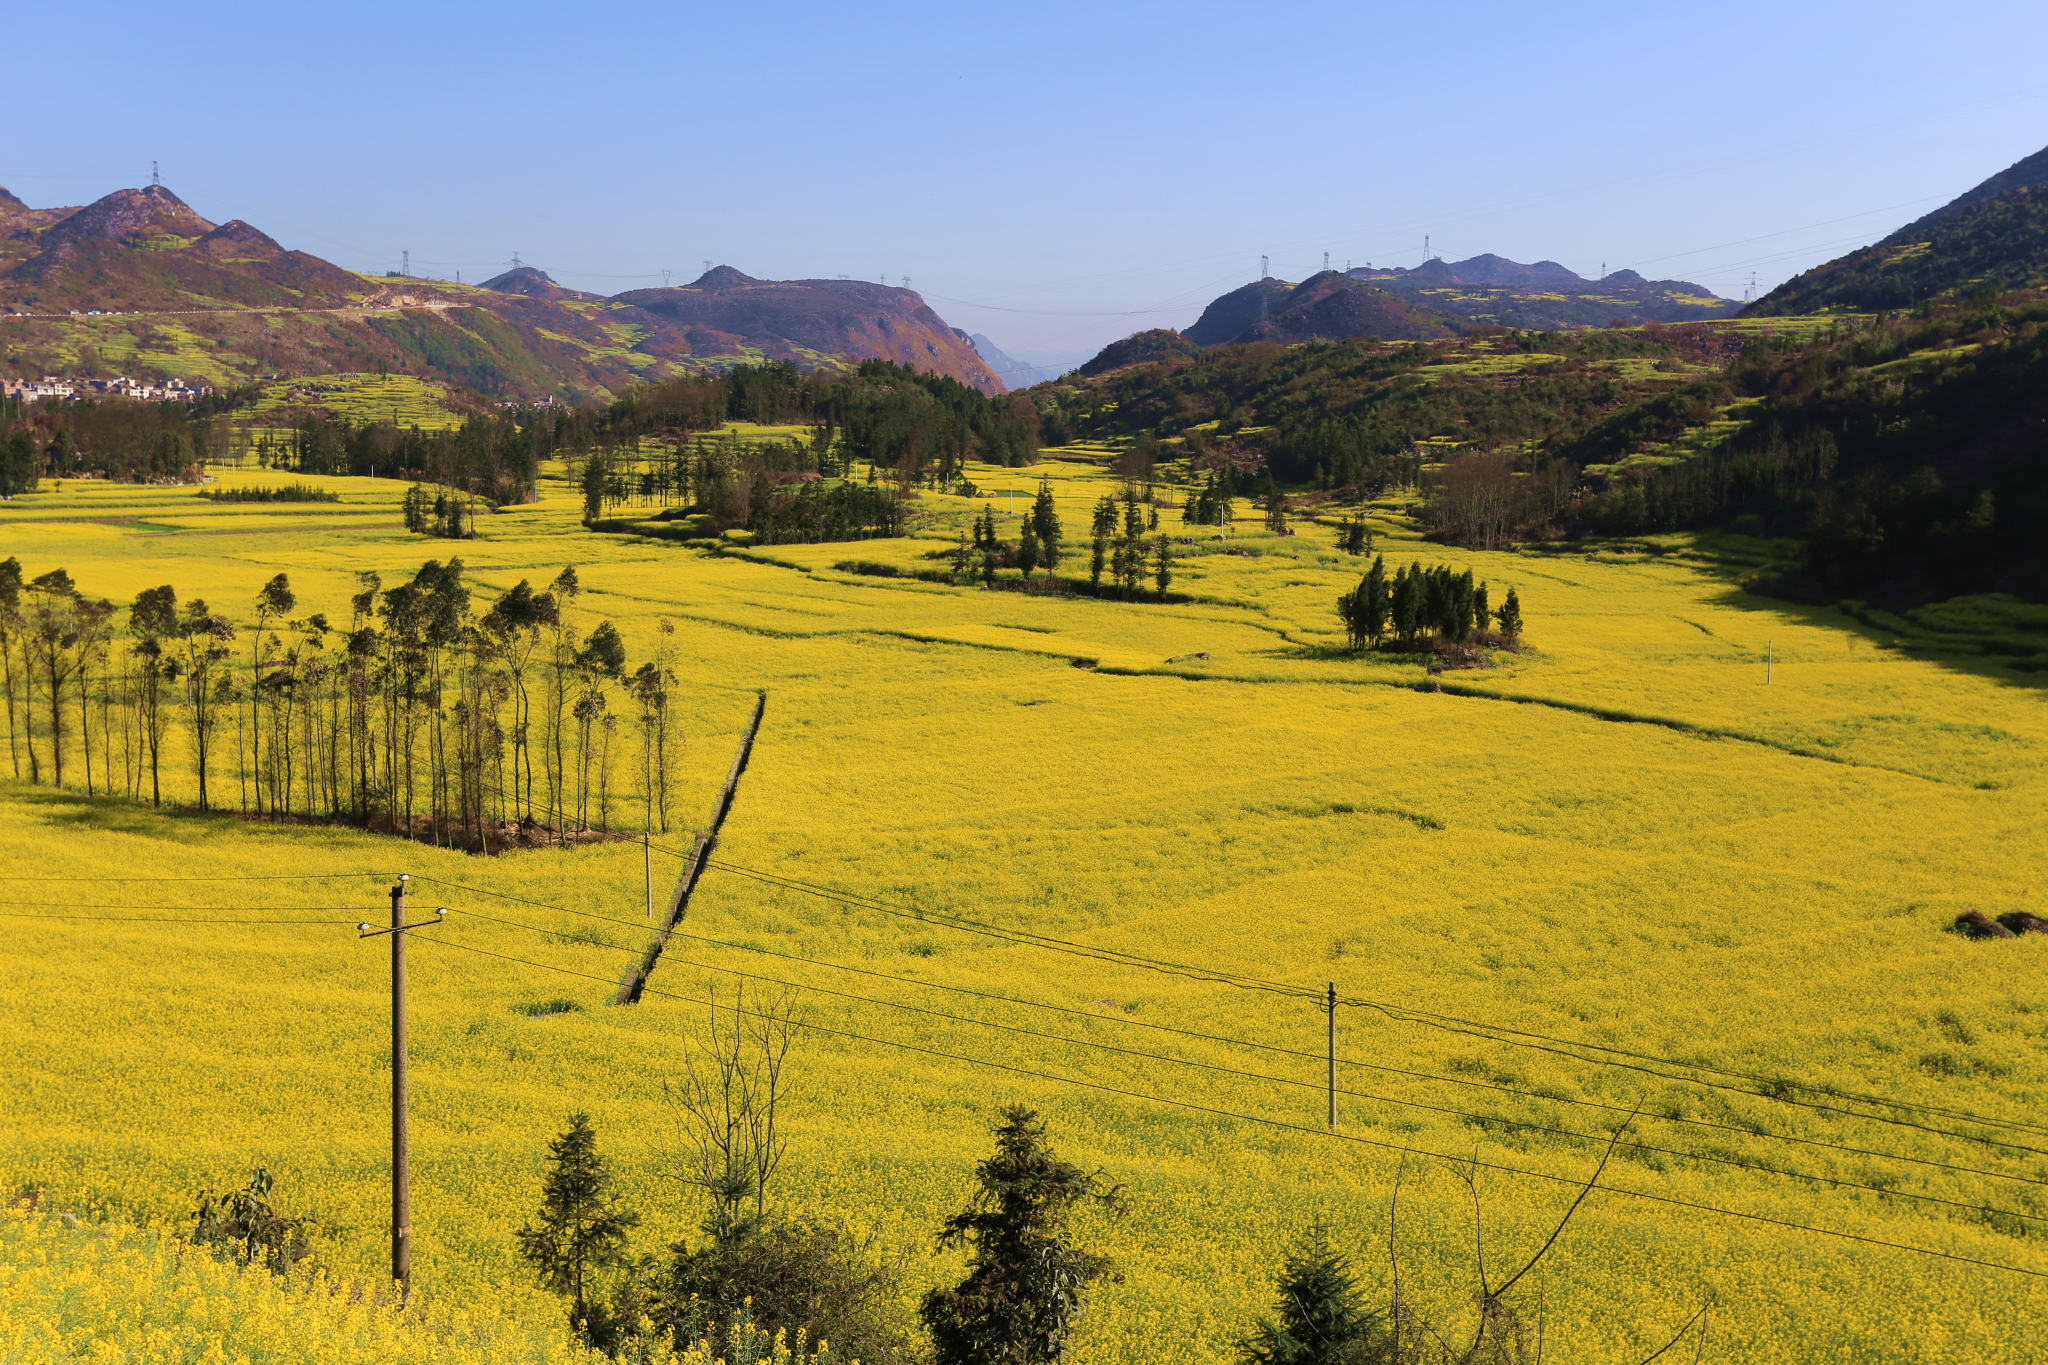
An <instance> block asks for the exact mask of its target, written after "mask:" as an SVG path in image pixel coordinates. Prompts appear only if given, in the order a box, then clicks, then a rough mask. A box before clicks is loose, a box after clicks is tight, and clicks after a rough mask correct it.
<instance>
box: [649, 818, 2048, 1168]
mask: <svg viewBox="0 0 2048 1365" xmlns="http://www.w3.org/2000/svg"><path fill="white" fill-rule="evenodd" d="M655 847H661V846H660V845H655ZM663 851H664V852H668V853H672V854H673V853H674V852H675V851H674V850H672V849H663ZM677 856H681V855H677ZM710 865H711V866H713V867H718V868H723V869H724V870H725V871H728V872H733V873H737V874H738V875H740V876H743V877H750V878H752V879H754V880H756V881H761V882H766V883H768V884H770V885H777V886H782V887H785V888H787V889H790V890H795V891H801V892H804V893H805V894H807V895H813V896H818V897H820V898H821V899H825V900H836V901H839V902H840V903H842V904H846V905H852V906H855V907H856V908H860V909H869V910H874V911H877V912H879V913H882V914H888V915H895V916H898V917H901V918H909V919H915V920H917V921H919V922H920V923H926V924H933V923H936V924H939V925H942V926H945V927H950V928H956V929H965V930H967V931H969V932H973V933H979V934H987V935H990V936H992V937H997V938H1005V939H1008V940H1010V941H1011V942H1015V943H1022V944H1026V945H1027V946H1034V947H1044V948H1048V949H1050V950H1052V951H1059V952H1069V953H1074V954H1077V955H1079V956H1083V957H1091V958H1094V959H1095V960H1097V961H1100V962H1109V963H1112V964H1115V965H1123V966H1132V967H1140V968H1143V969H1145V970H1148V971H1157V972H1164V973H1167V974H1171V975H1177V976H1185V977H1189V978H1190V979H1194V980H1205V981H1211V982H1216V983H1219V984H1224V985H1231V986H1237V987H1240V988H1242V989H1250V990H1263V991H1269V992H1272V993H1274V994H1280V995H1290V996H1293V997H1295V998H1296V999H1300V1000H1310V1001H1317V1002H1318V1003H1319V1002H1320V999H1321V996H1320V993H1319V992H1316V991H1312V990H1307V989H1305V988H1302V987H1299V986H1290V985H1287V984H1286V983H1283V982H1277V981H1268V980H1265V979H1262V978H1259V977H1250V976H1244V975H1241V974H1238V973H1234V972H1223V971H1216V970H1211V969H1207V968H1200V967H1192V966H1189V965H1187V964H1184V963H1176V962H1169V961H1166V960H1163V959H1159V958H1147V957H1142V956H1140V955H1138V954H1133V953H1125V952H1123V951H1122V950H1121V949H1115V948H1102V949H1097V948H1095V947H1094V946H1093V945H1087V944H1078V943H1074V942H1072V941H1070V940H1066V939H1055V938H1050V937H1047V936H1045V935H1039V934H1030V933H1027V932H1025V931H1022V930H1005V929H999V928H995V927H993V926H989V925H985V924H981V923H979V922H977V921H974V920H968V919H963V918H961V917H958V916H951V915H945V914H941V913H937V912H930V911H912V910H902V909H898V908H895V907H892V906H889V905H886V904H884V903H880V902H876V901H873V900H870V899H867V898H862V897H855V896H852V895H850V894H847V893H842V892H838V891H835V890H832V889H829V888H825V887H819V886H814V885H812V884H811V883H808V882H800V881H798V880H796V879H795V878H792V877H785V876H781V875H779V874H775V873H766V872H761V871H758V870H756V869H752V868H743V867H740V866H739V865H737V864H734V863H728V862H725V861H723V860H720V859H713V860H711V862H710ZM1338 1003H1339V1004H1343V1005H1349V1006H1353V1007H1357V1008H1366V1009H1373V1010H1378V1011H1380V1012H1381V1013H1383V1014H1386V1015H1387V1017H1389V1018H1393V1019H1398V1020H1399V1021H1400V1022H1404V1023H1412V1024H1420V1025H1422V1026H1424V1027H1427V1028H1434V1029H1438V1030H1441V1031H1443V1032H1448V1033H1464V1034H1467V1035H1468V1036H1471V1037H1475V1038H1480V1039H1482V1040H1483V1041H1486V1042H1491V1043H1495V1044H1500V1045H1506V1046H1510V1047H1521V1048H1528V1049H1531V1050H1535V1051H1544V1052H1552V1053H1554V1054H1555V1055H1559V1056H1567V1057H1570V1058H1571V1059H1572V1060H1574V1061H1577V1062H1580V1063H1582V1064H1585V1065H1591V1066H1612V1067H1619V1068H1622V1069H1625V1070H1631V1071H1638V1072H1643V1073H1644V1074H1648V1075H1654V1076H1657V1077H1658V1078H1659V1079H1661V1080H1667V1081H1672V1082H1675V1083H1678V1084H1682V1085H1698V1086H1703V1087H1707V1088H1710V1089H1717V1090H1726V1091H1731V1092H1733V1093H1736V1094H1743V1095H1750V1096H1753V1097H1755V1098H1758V1099H1764V1100H1769V1101H1771V1102H1772V1103H1775V1104H1789V1105H1794V1106H1798V1107H1802V1108H1811V1109H1819V1110H1826V1111H1828V1112H1832V1113H1840V1114H1846V1115H1849V1116H1851V1117H1855V1118H1864V1119H1869V1120H1871V1121H1873V1122H1876V1123H1892V1124H1898V1125H1900V1126H1903V1127H1909V1128H1918V1129H1923V1130H1925V1131H1928V1132H1937V1133H1941V1134H1943V1135H1944V1136H1948V1137H1958V1138H1962V1139H1964V1140H1966V1141H1971V1142H1986V1143H1992V1142H1994V1140H1993V1139H1988V1138H1982V1137H1979V1136H1977V1135H1975V1134H1970V1133H1955V1132H1952V1131H1950V1130H1947V1129H1940V1128H1931V1127H1929V1126H1928V1125H1925V1124H1916V1123H1911V1122H1908V1121H1906V1120H1903V1119H1894V1118H1887V1117H1885V1116H1884V1115H1880V1114H1863V1113H1858V1112H1857V1111H1855V1110H1851V1109H1843V1108H1839V1107H1838V1106H1835V1105H1826V1104H1816V1103H1814V1102H1813V1101H1809V1100H1799V1099H1793V1098H1791V1097H1789V1096H1786V1095H1782V1094H1773V1093H1770V1091H1769V1090H1768V1089H1767V1090H1745V1089H1742V1088H1741V1087H1737V1086H1729V1085H1722V1084H1719V1083H1717V1082H1714V1081H1707V1080H1700V1079H1697V1078H1695V1077H1689V1076H1672V1075H1668V1074H1665V1073H1663V1072H1656V1071H1650V1070H1649V1069H1648V1068H1646V1067H1642V1066H1637V1065H1633V1064H1631V1063H1627V1062H1618V1061H1611V1060H1607V1059H1605V1058H1600V1057H1585V1056H1580V1055H1578V1054H1576V1053H1571V1052H1563V1051H1559V1049H1561V1048H1586V1049H1588V1050H1591V1051H1595V1052H1607V1053H1612V1054H1615V1055H1616V1056H1621V1057H1629V1058H1633V1059H1635V1060H1636V1061H1650V1062H1656V1063H1659V1064H1660V1065H1663V1066H1671V1067H1681V1068H1685V1069H1687V1070H1692V1071H1704V1072H1710V1073H1713V1074H1716V1075H1722V1076H1732V1077H1736V1078H1739V1079H1742V1080H1747V1081H1751V1082H1754V1083H1755V1084H1757V1085H1760V1086H1766V1087H1779V1086H1782V1087H1789V1088H1792V1089H1797V1090H1803V1091H1807V1092H1809V1093H1813V1094H1821V1095H1827V1096H1829V1097H1831V1098H1834V1099H1838V1100H1855V1101H1858V1102H1861V1103H1865V1104H1872V1105H1881V1106H1884V1107H1886V1108H1891V1109H1897V1110H1900V1111H1904V1112H1917V1113H1925V1114H1937V1115H1940V1116H1942V1117H1944V1118H1952V1119H1957V1120H1960V1121H1963V1122H1968V1123H1979V1124H1984V1125H1986V1126H1988V1127H2001V1128H2013V1129H2018V1130H2023V1131H2033V1132H2044V1131H2048V1128H2043V1127H2042V1126H2041V1125H2038V1124H2032V1123H2027V1122H2024V1121H2021V1120H2015V1119H1996V1118H1987V1117H1985V1116H1983V1115H1981V1114H1973V1113H1970V1112H1969V1111H1967V1110H1955V1109H1948V1108H1945V1107H1942V1106H1938V1105H1924V1104H1916V1103H1913V1102H1910V1101H1904V1100H1893V1099H1887V1098H1884V1097H1883V1096H1877V1095H1864V1094H1858V1093H1855V1092H1848V1091H1836V1090H1830V1089H1827V1088H1826V1087H1822V1086H1815V1085H1808V1084H1805V1083H1803V1082H1799V1081H1788V1080H1783V1079H1780V1078H1777V1077H1770V1076H1759V1075H1756V1074H1754V1073H1750V1072H1743V1071H1736V1070H1732V1069H1729V1068H1725V1067H1716V1066H1713V1065H1711V1064H1708V1063H1704V1062H1688V1061H1683V1060H1681V1059H1678V1058H1672V1057H1660V1056H1658V1055H1656V1054H1654V1053H1640V1052H1631V1051H1629V1050H1627V1049H1624V1048H1616V1047H1609V1046H1607V1045H1605V1044H1601V1043H1589V1042H1582V1041H1580V1040H1578V1039H1571V1038H1555V1037H1552V1036H1550V1035H1548V1034H1540V1033H1530V1032H1527V1031H1525V1030H1521V1029H1511V1028H1507V1027H1505V1026H1503V1025H1494V1024H1487V1023H1483V1022H1481V1021H1478V1020H1472V1019H1463V1018H1459V1017H1458V1016H1455V1015H1443V1014H1432V1013H1429V1012H1428V1011H1422V1010H1413V1009H1409V1008H1408V1007H1406V1006H1400V1005H1389V1004H1386V1003H1384V1002H1381V1001H1375V1000H1365V999H1342V998H1340V1000H1339V1001H1338ZM1483 1030H1492V1031H1493V1032H1484V1031H1483ZM1495 1033H1506V1034H1513V1035H1515V1036H1514V1037H1508V1038H1503V1037H1496V1036H1494V1034H1495ZM1525 1038H1526V1039H1538V1040H1541V1042H1542V1043H1549V1044H1555V1045H1556V1046H1555V1047H1543V1046H1540V1045H1539V1043H1536V1042H1522V1041H1518V1040H1519V1039H1525ZM1995 1145H1999V1146H2009V1147H2015V1148H2016V1149H2017V1150H2020V1151H2027V1152H2034V1151H2035V1150H2036V1149H2034V1148H2031V1147H2025V1146H2023V1145H2020V1144H2012V1143H1996V1144H1995ZM2037 1154H2041V1155H2048V1153H2037Z"/></svg>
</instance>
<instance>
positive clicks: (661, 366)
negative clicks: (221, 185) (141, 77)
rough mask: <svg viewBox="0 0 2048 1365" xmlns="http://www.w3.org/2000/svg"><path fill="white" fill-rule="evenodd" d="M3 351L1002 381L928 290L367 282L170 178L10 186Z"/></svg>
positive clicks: (132, 358) (980, 383) (186, 370)
mask: <svg viewBox="0 0 2048 1365" xmlns="http://www.w3.org/2000/svg"><path fill="white" fill-rule="evenodd" d="M0 347H4V351H5V357H6V358H5V361H4V365H5V367H6V370H7V371H8V372H9V377H13V378H36V377H40V376H42V375H45V374H72V373H79V372H84V373H86V374H109V373H130V374H138V375H145V376H146V375H150V374H160V375H166V376H177V377H181V378H187V379H198V380H202V381H204V382H207V383H211V384H214V385H216V386H220V387H230V386H238V385H242V384H246V383H249V382H252V381H255V380H257V379H259V378H262V377H266V376H279V375H284V376H290V375H298V374H332V373H344V372H363V371H378V370H396V371H406V372H411V373H416V374H418V375H420V376H421V377H423V378H428V379H435V380H443V381H446V382H450V383H455V384H460V385H463V386H465V387H468V388H472V389H475V390H477V391H479V392H481V393H483V394H486V395H488V396H490V397H493V398H497V399H500V400H513V401H517V400H530V399H536V398H541V397H544V396H548V395H560V396H563V397H566V398H571V399H582V398H602V397H605V396H607V395H609V394H611V393H614V392H616V391H617V390H618V389H620V388H622V387H624V386H626V385H628V384H631V383H634V382H638V381H645V380H658V379H663V378H667V377H670V376H673V375H676V374H681V373H689V372H702V371H706V370H712V369H720V368H724V367H728V366H731V365H735V364H748V363H758V362H761V361H776V360H780V361H788V362H790V363H792V364H795V365H797V366H798V367H799V368H801V369H805V370H813V369H818V368H821V367H836V366H845V365H848V364H850V363H857V362H859V361H861V360H869V359H882V360H890V361H894V362H896V363H898V364H905V365H911V366H914V367H916V368H918V369H921V370H928V371H931V372H935V373H938V374H943V375H946V376H948V377H950V378H953V379H958V380H960V381H961V382H963V383H966V384H970V385H972V386H974V387H975V388H978V389H980V390H982V391H983V392H985V393H999V392H1001V391H1002V389H1003V383H1002V381H1001V380H1000V379H999V378H997V377H996V374H995V372H994V371H993V370H991V369H990V368H989V367H988V365H987V364H986V363H985V362H983V361H982V359H981V358H980V357H979V356H978V355H977V354H976V353H975V351H974V347H973V345H972V343H971V342H969V340H968V339H967V337H966V335H965V334H964V333H962V332H958V331H956V330H955V329H953V328H952V327H949V326H947V325H946V323H945V321H944V320H943V319H941V318H940V317H939V316H938V314H936V313H934V312H933V311H932V310H931V308H930V307H928V306H927V305H926V304H925V302H924V300H923V299H922V298H920V297H919V296H918V295H917V294H915V293H913V292H911V291H910V290H908V289H894V288H890V287H888V286H886V285H877V284H868V283H865V282H860V281H850V280H796V281H769V280H756V279H753V278H751V277H749V276H747V275H743V274H741V273H740V272H739V271H737V270H734V269H732V268H731V267H729V266H720V267H718V268H716V269H714V270H711V271H708V272H707V273H706V274H705V275H704V276H703V277H702V278H700V279H698V280H696V281H694V282H692V283H691V284H688V285H685V286H682V287H680V288H675V289H641V290H634V291H631V292H630V293H627V294H622V295H618V296H616V297H613V298H606V297H603V296H601V295H597V294H589V293H584V292H582V291H580V290H573V289H565V288H563V287H562V286H560V285H558V284H556V283H555V282H554V281H553V280H551V279H549V278H548V276H547V274H546V273H545V272H544V271H541V270H537V269H534V268H532V267H523V268H520V269H515V270H512V271H509V272H507V273H505V274H503V275H500V276H498V277H496V278H495V279H492V280H490V281H488V282H487V283H486V284H484V285H480V286H479V285H463V284H451V283H449V282H447V281H442V280H421V279H414V278H411V277H407V276H400V275H396V274H392V275H384V276H377V275H365V274H359V273H357V272H355V271H350V270H344V269H342V268H341V267H339V266H336V265H334V264H332V263H330V262H328V261H325V260H322V259H321V258H319V257H317V256H313V255H310V254H308V253H306V252H302V251H290V250H286V249H285V248H284V247H283V246H281V245H280V244H279V243H278V242H277V241H275V240H274V239H272V238H271V237H270V236H268V235H267V234H266V233H264V232H263V231H262V230H260V229H259V228H257V227H255V226H253V225H251V224H249V223H246V222H242V221H240V220H234V221H230V222H227V223H221V224H215V223H213V222H211V221H209V220H208V219H206V218H204V217H202V216H201V215H200V214H199V213H197V212H196V211H195V210H193V209H192V208H191V206H190V205H188V204H186V203H185V202H184V201H183V200H182V199H180V198H179V197H178V196H177V195H176V194H174V193H172V192H171V191H170V190H168V189H166V188H164V187H163V186H160V185H151V186H148V187H146V188H143V189H128V190H117V191H115V192H114V193H112V194H109V195H107V196H105V197H104V198H102V199H99V200H97V201H95V202H94V203H92V204H89V205H86V206H84V207H82V208H58V209H35V208H31V207H30V206H28V205H27V204H25V203H23V202H22V201H21V200H20V199H19V198H17V197H15V196H14V195H12V194H10V193H8V192H7V191H5V190H0Z"/></svg>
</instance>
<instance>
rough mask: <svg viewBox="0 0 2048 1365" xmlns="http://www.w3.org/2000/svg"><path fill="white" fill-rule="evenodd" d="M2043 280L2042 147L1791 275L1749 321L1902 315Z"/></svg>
mask: <svg viewBox="0 0 2048 1365" xmlns="http://www.w3.org/2000/svg"><path fill="white" fill-rule="evenodd" d="M2044 282H2048V149H2043V150H2042V151H2039V152H2036V153H2034V155H2032V156H2030V157H2027V158H2026V159H2025V160H2023V161H2019V162H2017V163H2015V164H2014V165H2012V166H2010V167H2008V168H2007V169H2005V170H2003V171H2001V172H1999V173H1998V174H1997V175H1995V176H1993V177H1991V179H1989V180H1987V181H1985V182H1984V183H1983V184H1981V185H1979V186H1977V187H1976V188H1975V189H1973V190H1971V191H1970V192H1969V193H1967V194H1965V195H1962V196H1960V197H1959V198H1957V199H1955V200H1953V201H1951V202H1950V203H1948V204H1945V205H1943V206H1942V207H1941V208H1939V209H1936V210H1935V211H1934V212H1933V213H1930V214H1928V215H1926V216H1925V217H1924V218H1920V219H1918V220H1916V221H1914V222H1911V223H1908V224H1907V225H1906V226H1905V227H1902V228H1900V229H1899V230H1898V231H1897V232H1894V233H1892V234H1891V235H1890V236H1888V237H1886V238H1885V239H1884V240H1883V241H1881V242H1877V243H1875V244H1874V245H1871V246H1867V247H1864V248H1862V249H1861V250H1858V251H1852V252H1850V253H1849V254H1848V255H1846V256H1843V257H1840V258H1839V259H1837V260H1833V261H1829V262H1828V263H1827V264H1825V265H1820V266H1815V267H1814V268H1813V269H1811V270H1809V271H1806V272H1805V273H1804V274H1801V275H1798V276H1795V277H1794V278H1792V279H1790V280H1787V281H1786V282H1785V283H1784V284H1781V285H1779V286H1778V287H1777V288H1776V289H1773V290H1772V291H1771V292H1770V293H1768V294H1766V295H1764V296H1763V297H1762V298H1761V299H1758V300H1757V301H1756V302H1755V303H1753V304H1751V305H1750V306H1749V307H1748V308H1747V309H1745V310H1744V312H1745V314H1746V315H1749V316H1770V315H1776V314H1785V313H1818V312H1828V311H1833V312H1844V311H1846V312H1868V311H1873V310H1876V309H1889V308H1911V307H1913V306H1914V305H1916V304H1919V303H1922V302H1924V301H1926V300H1930V299H1937V298H1940V297H1942V296H1943V295H1950V294H1955V293H1958V292H1962V291H1967V290H1970V289H1972V288H1977V289H1981V290H1989V291H1991V292H1993V293H1995V292H1997V291H1998V290H2000V289H2021V288H2032V287H2038V286H2040V285H2042V284H2043V283H2044Z"/></svg>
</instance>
